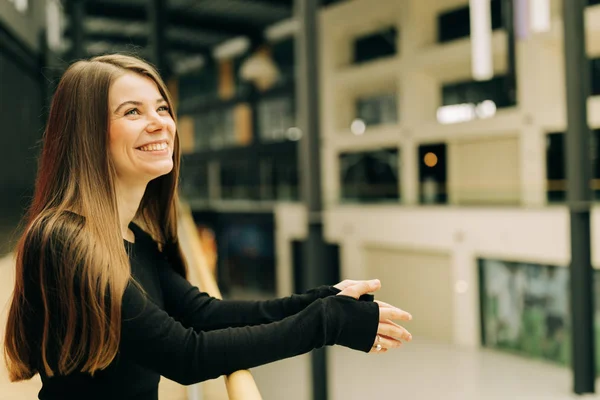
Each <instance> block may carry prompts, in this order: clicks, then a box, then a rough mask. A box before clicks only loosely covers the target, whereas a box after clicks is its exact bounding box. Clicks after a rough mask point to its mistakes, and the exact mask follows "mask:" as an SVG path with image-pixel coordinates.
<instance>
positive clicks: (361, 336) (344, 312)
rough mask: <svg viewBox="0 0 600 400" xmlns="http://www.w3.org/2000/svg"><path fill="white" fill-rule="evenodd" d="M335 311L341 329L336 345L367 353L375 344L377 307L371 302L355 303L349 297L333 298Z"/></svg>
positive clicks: (377, 324)
mask: <svg viewBox="0 0 600 400" xmlns="http://www.w3.org/2000/svg"><path fill="white" fill-rule="evenodd" d="M335 300H336V301H335V304H336V305H337V307H335V308H336V309H335V310H331V311H332V312H333V313H334V314H336V316H337V317H338V318H340V319H341V320H338V323H340V324H341V329H340V330H339V332H338V337H337V339H336V340H335V343H336V344H339V345H342V346H345V347H349V348H351V349H355V350H359V351H363V352H365V353H368V352H369V351H371V348H372V347H373V343H375V335H377V328H378V326H379V306H378V305H377V304H376V303H373V302H367V301H356V300H355V299H354V298H352V297H349V296H336V297H335Z"/></svg>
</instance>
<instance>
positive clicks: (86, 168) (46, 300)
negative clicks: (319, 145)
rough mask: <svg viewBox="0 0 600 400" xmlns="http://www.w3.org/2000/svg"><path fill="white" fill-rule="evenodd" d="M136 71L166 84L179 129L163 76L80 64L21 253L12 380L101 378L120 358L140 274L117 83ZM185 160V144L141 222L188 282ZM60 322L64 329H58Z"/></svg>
mask: <svg viewBox="0 0 600 400" xmlns="http://www.w3.org/2000/svg"><path fill="white" fill-rule="evenodd" d="M128 72H129V73H130V72H133V73H137V74H140V75H143V76H145V77H149V78H150V79H152V80H153V81H154V82H155V83H156V85H157V87H158V90H159V91H160V93H161V94H162V96H163V98H164V99H165V100H166V101H167V103H168V105H169V109H170V113H171V116H172V117H173V119H174V120H175V111H174V104H173V102H172V100H171V97H170V95H169V93H168V91H167V88H166V85H165V84H164V82H163V81H162V80H161V78H160V76H159V74H158V73H157V72H156V70H155V69H154V68H153V67H152V66H150V65H149V64H147V63H146V62H144V61H142V60H140V59H138V58H136V57H132V56H126V55H107V56H100V57H96V58H92V59H90V60H85V61H78V62H76V63H74V64H73V65H71V66H70V67H69V68H68V69H67V71H66V72H65V73H64V75H63V77H62V78H61V81H60V83H59V85H58V87H57V90H56V92H55V94H54V98H53V100H52V104H51V107H50V113H49V117H48V122H47V126H46V130H45V132H44V138H43V148H42V153H41V158H40V162H39V170H38V175H37V180H36V185H35V194H34V198H33V202H32V205H31V206H30V208H29V210H28V213H27V216H26V217H25V219H24V233H23V235H22V236H21V238H20V240H19V242H18V244H17V248H16V281H15V288H14V292H13V297H12V302H11V305H10V310H9V314H8V322H7V325H6V338H5V344H4V353H5V356H6V363H7V367H8V372H9V378H10V380H11V381H20V380H25V379H30V378H31V377H33V376H34V375H35V374H36V373H37V372H40V370H42V369H43V371H44V372H45V374H46V375H48V376H52V375H54V374H59V375H64V374H69V373H71V372H74V371H75V370H80V371H82V372H88V373H91V374H93V373H94V372H95V371H98V370H101V369H104V368H106V367H107V366H108V365H109V364H110V363H111V362H112V360H113V359H114V358H115V356H116V354H117V351H118V347H119V340H120V334H121V301H122V297H123V293H124V291H125V288H126V286H127V285H128V284H129V282H130V278H131V271H130V265H129V259H128V257H127V253H126V249H125V246H124V243H123V238H122V236H121V229H120V224H119V216H118V209H117V200H116V195H115V187H114V182H115V176H116V174H115V168H114V165H113V164H112V162H111V159H110V157H109V152H108V140H109V110H108V95H109V89H110V87H111V84H112V83H113V82H114V81H115V80H116V79H117V78H118V77H120V76H122V75H124V74H125V73H128ZM179 154H180V153H179V139H178V135H175V145H174V154H173V170H172V171H171V172H170V173H169V174H167V175H164V176H161V177H159V178H156V179H154V180H152V181H151V182H150V183H149V184H148V186H147V188H146V192H145V194H144V196H143V198H142V201H141V204H140V207H139V209H138V213H137V215H136V217H135V220H134V221H135V222H136V223H137V224H138V225H140V226H142V227H143V228H144V229H145V230H146V231H148V233H150V234H151V235H152V237H153V238H154V239H155V240H156V242H157V243H158V244H159V247H160V248H161V250H162V251H163V252H165V253H166V255H167V257H169V259H170V260H171V265H172V267H173V268H174V269H175V270H176V271H177V272H178V273H179V274H181V275H183V276H185V275H186V266H185V262H184V259H183V257H182V255H181V249H180V246H179V243H178V238H177V203H178V199H177V183H178V177H179V161H180V160H179V158H180V156H179ZM32 294H33V296H32ZM30 298H37V299H40V301H39V304H40V307H39V308H41V309H39V310H37V312H38V313H39V314H38V316H39V317H40V318H39V320H40V322H39V327H40V332H36V335H37V336H35V337H37V338H38V340H31V337H32V335H31V334H30V332H27V329H29V330H31V328H30V327H31V325H30V324H29V325H28V323H27V321H28V320H31V315H30V314H31V312H32V307H31V305H30V303H31V300H30ZM54 313H58V315H59V320H60V323H59V324H58V323H57V324H55V325H58V326H53V324H52V323H51V318H50V315H51V314H54ZM54 320H55V321H56V317H54ZM28 327H29V328H28ZM53 352H54V353H53ZM53 354H54V355H53ZM50 360H53V361H50Z"/></svg>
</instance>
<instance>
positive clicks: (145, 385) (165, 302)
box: [29, 224, 379, 400]
mask: <svg viewBox="0 0 600 400" xmlns="http://www.w3.org/2000/svg"><path fill="white" fill-rule="evenodd" d="M131 228H132V230H133V232H134V233H135V243H129V242H125V246H126V247H127V250H128V252H129V257H130V261H131V271H132V276H133V278H134V279H135V280H136V281H137V282H138V283H139V284H140V285H141V287H142V288H143V289H144V291H145V292H146V294H143V293H142V291H140V290H139V289H138V288H137V287H136V285H135V284H132V283H130V284H129V286H128V287H127V289H126V290H125V294H124V297H123V302H122V334H121V341H120V348H119V353H118V356H117V357H116V359H115V360H114V361H113V362H112V363H111V365H110V366H109V367H108V368H106V369H105V370H102V371H98V372H96V374H95V375H94V376H93V377H92V376H90V375H89V374H85V373H73V374H70V375H68V376H54V377H52V378H49V377H47V376H45V374H44V373H43V369H42V368H40V370H41V371H42V372H41V373H40V374H41V378H42V382H43V387H42V390H41V391H40V393H39V398H40V399H43V400H58V399H60V400H70V399H77V400H81V399H112V400H117V399H127V400H134V399H135V400H142V399H143V400H157V399H158V383H159V380H160V377H161V376H165V377H167V378H169V379H171V380H174V381H176V382H179V383H181V384H184V385H189V384H193V383H197V382H201V381H204V380H207V379H212V378H217V377H219V376H221V375H226V374H229V373H232V372H234V371H236V370H240V369H247V368H252V367H256V366H259V365H263V364H267V363H270V362H273V361H277V360H281V359H284V358H288V357H293V356H296V355H299V354H303V353H307V352H309V351H311V350H313V349H316V348H320V347H322V346H325V345H335V344H338V345H342V346H346V347H349V348H352V349H355V350H359V351H363V352H368V351H369V350H370V349H371V346H372V344H373V342H374V339H375V335H376V331H377V325H378V320H379V308H378V305H377V304H376V303H373V302H369V301H357V300H355V299H353V298H351V297H347V296H336V294H337V293H339V290H337V289H335V288H333V287H331V286H323V287H319V288H317V289H314V290H311V291H309V292H307V293H305V294H302V295H292V296H290V297H286V298H282V299H275V300H268V301H234V300H218V299H216V298H213V297H210V296H208V295H207V294H206V293H201V292H200V291H199V290H198V289H197V288H196V287H194V286H192V285H191V284H190V283H188V281H187V280H185V279H184V278H183V277H181V276H180V275H179V274H177V273H176V272H175V271H174V270H173V269H172V268H171V267H170V265H169V263H168V261H167V260H166V258H165V257H164V256H163V254H162V253H161V252H160V251H159V249H158V246H157V245H156V243H155V242H154V241H153V240H152V238H151V237H150V236H149V235H148V234H147V233H145V232H144V231H142V230H141V229H140V228H138V227H137V226H135V225H133V224H132V225H131ZM41 315H43V313H42V314H41ZM53 316H54V318H60V315H59V314H57V313H55V314H53ZM37 326H38V327H39V325H37ZM32 329H34V328H32ZM29 333H33V337H36V336H37V335H36V332H29ZM37 334H39V333H37Z"/></svg>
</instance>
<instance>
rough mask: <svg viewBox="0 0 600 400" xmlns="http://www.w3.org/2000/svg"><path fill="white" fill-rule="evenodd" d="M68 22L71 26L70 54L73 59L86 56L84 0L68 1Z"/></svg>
mask: <svg viewBox="0 0 600 400" xmlns="http://www.w3.org/2000/svg"><path fill="white" fill-rule="evenodd" d="M70 6H71V12H70V13H69V19H70V21H69V24H70V26H71V42H72V47H71V56H72V58H73V59H74V60H80V59H82V58H84V57H85V56H86V51H85V47H84V42H85V30H84V26H83V23H84V19H85V0H72V1H71V3H70Z"/></svg>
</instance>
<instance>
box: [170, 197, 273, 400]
mask: <svg viewBox="0 0 600 400" xmlns="http://www.w3.org/2000/svg"><path fill="white" fill-rule="evenodd" d="M178 225H179V232H178V235H179V241H180V244H181V248H182V251H183V253H184V256H185V258H186V259H187V261H188V275H189V279H190V281H191V282H192V284H194V285H196V286H198V287H199V288H200V289H201V290H202V291H204V292H206V293H208V294H209V295H211V296H213V297H216V298H219V299H221V298H222V296H221V291H220V290H219V287H218V286H217V282H216V281H215V277H214V276H213V275H212V273H211V271H210V267H209V265H208V262H207V261H206V257H205V255H204V252H203V251H202V248H201V246H200V235H199V233H198V229H197V227H196V223H195V222H194V218H193V217H192V212H191V209H190V207H189V206H188V205H187V204H186V203H184V202H183V201H181V202H180V206H179V224H178ZM225 387H226V388H227V394H228V396H229V400H262V396H261V395H260V392H259V390H258V387H257V386H256V382H254V378H253V377H252V374H251V373H250V371H247V370H241V371H236V372H234V373H232V374H231V375H228V376H226V377H225Z"/></svg>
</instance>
